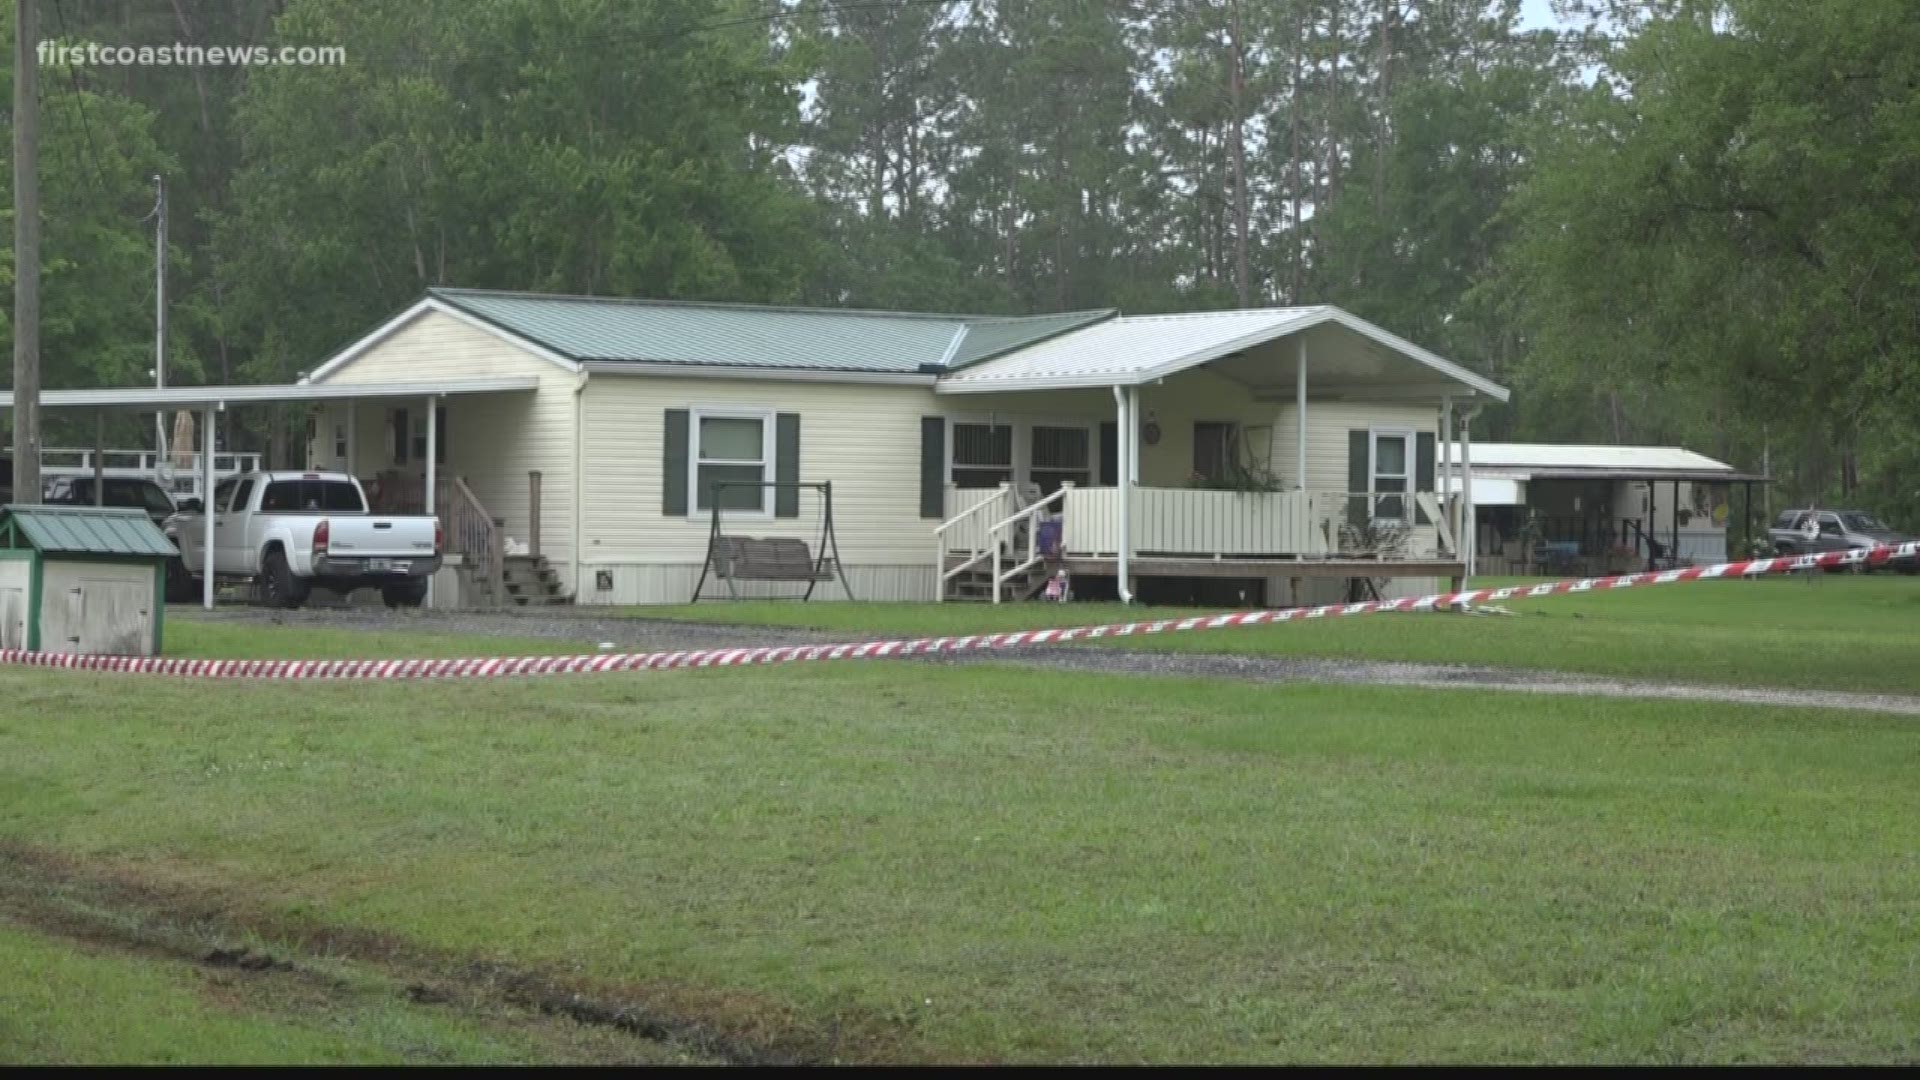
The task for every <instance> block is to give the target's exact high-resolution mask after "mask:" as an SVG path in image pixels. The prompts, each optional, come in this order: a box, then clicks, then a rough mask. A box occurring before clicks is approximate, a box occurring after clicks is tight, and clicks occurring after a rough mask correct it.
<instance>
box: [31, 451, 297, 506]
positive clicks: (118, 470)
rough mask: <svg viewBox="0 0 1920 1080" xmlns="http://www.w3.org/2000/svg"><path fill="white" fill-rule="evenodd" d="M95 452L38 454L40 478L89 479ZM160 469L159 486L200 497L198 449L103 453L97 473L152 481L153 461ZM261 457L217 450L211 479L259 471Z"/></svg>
mask: <svg viewBox="0 0 1920 1080" xmlns="http://www.w3.org/2000/svg"><path fill="white" fill-rule="evenodd" d="M93 455H94V451H92V450H88V449H76V448H72V447H57V446H49V447H46V448H44V449H42V450H41V451H40V472H41V475H43V476H92V475H93V468H94V460H93ZM156 458H157V459H158V464H159V466H160V479H159V483H160V486H161V487H164V488H166V489H167V490H168V491H169V492H170V493H172V494H173V495H174V496H175V497H176V498H185V497H188V496H191V497H193V498H202V497H203V495H202V493H201V491H200V452H199V451H198V450H178V451H172V452H169V453H167V454H164V455H161V454H156V453H155V452H154V451H152V450H105V451H101V454H100V472H101V475H103V476H111V477H115V478H128V477H132V478H137V479H142V480H151V479H153V477H154V465H155V463H156V461H155V459H156ZM260 458H261V455H260V454H258V453H254V452H245V453H242V452H237V451H226V450H219V451H215V452H214V455H213V479H214V482H215V483H218V482H219V481H221V480H225V479H226V478H227V477H229V476H232V475H234V474H235V473H243V472H253V471H256V470H258V469H259V468H260Z"/></svg>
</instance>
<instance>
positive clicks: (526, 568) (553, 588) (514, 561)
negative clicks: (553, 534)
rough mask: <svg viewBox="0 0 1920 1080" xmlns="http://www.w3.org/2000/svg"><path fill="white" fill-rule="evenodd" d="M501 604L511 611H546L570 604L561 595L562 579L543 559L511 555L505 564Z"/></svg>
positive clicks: (538, 556) (537, 556)
mask: <svg viewBox="0 0 1920 1080" xmlns="http://www.w3.org/2000/svg"><path fill="white" fill-rule="evenodd" d="M501 585H502V587H503V595H501V596H500V597H499V598H498V599H499V602H500V603H502V604H504V605H507V606H511V607H545V606H551V605H556V604H565V603H568V602H569V601H568V598H567V597H566V596H563V595H562V594H561V592H560V575H559V573H558V572H556V571H555V570H554V568H553V567H552V566H551V565H549V564H548V563H547V560H546V557H545V556H541V555H508V556H507V557H506V559H505V560H504V572H503V574H502V580H501Z"/></svg>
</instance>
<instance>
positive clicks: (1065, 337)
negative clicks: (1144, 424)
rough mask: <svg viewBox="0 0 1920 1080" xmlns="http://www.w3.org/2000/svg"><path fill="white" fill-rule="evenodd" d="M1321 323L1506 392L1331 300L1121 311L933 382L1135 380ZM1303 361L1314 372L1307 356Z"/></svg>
mask: <svg viewBox="0 0 1920 1080" xmlns="http://www.w3.org/2000/svg"><path fill="white" fill-rule="evenodd" d="M1326 326H1338V327H1341V328H1344V329H1345V330H1346V331H1348V332H1350V333H1351V334H1352V335H1356V336H1358V337H1359V338H1360V339H1363V340H1364V342H1366V343H1368V344H1370V345H1372V346H1375V347H1377V348H1379V349H1384V350H1385V351H1386V352H1388V353H1390V354H1393V355H1397V356H1399V357H1402V358H1404V359H1405V360H1407V361H1411V362H1412V363H1413V364H1414V365H1417V366H1421V367H1425V368H1427V369H1429V370H1430V371H1431V372H1433V373H1435V374H1438V375H1440V376H1442V377H1443V378H1444V379H1445V380H1446V381H1447V382H1449V383H1451V384H1453V385H1457V386H1459V387H1460V391H1459V392H1460V393H1461V394H1462V395H1466V394H1469V393H1480V394H1485V395H1487V396H1489V397H1491V398H1494V399H1496V400H1499V401H1505V400H1507V396H1508V393H1507V389H1506V388H1505V387H1503V386H1500V385H1499V384H1497V383H1495V382H1493V381H1491V380H1489V379H1486V378H1484V377H1482V376H1480V375H1476V374H1474V373H1473V372H1471V371H1468V370H1467V369H1466V368H1463V367H1461V366H1460V365H1458V364H1455V363H1453V362H1452V361H1450V360H1447V359H1445V358H1443V357H1440V356H1438V355H1436V354H1434V353H1432V352H1429V351H1427V350H1426V349H1423V348H1421V347H1419V346H1418V345H1415V344H1413V343H1412V342H1410V341H1407V340H1406V339H1405V338H1402V337H1399V336H1397V335H1395V334H1392V333H1389V332H1388V331H1386V330H1383V329H1381V328H1380V327H1378V326H1375V325H1373V324H1372V323H1370V322H1367V321H1366V320H1364V319H1361V318H1359V317H1357V316H1354V315H1350V314H1348V313H1347V312H1344V311H1341V310H1340V309H1339V308H1335V307H1299V308H1258V309H1251V310H1244V311H1209V312H1195V313H1192V314H1181V315H1128V316H1122V317H1120V318H1114V319H1108V320H1106V321H1105V322H1099V323H1095V324H1093V325H1091V326H1085V327H1081V328H1080V329H1077V330H1071V331H1068V332H1067V333H1065V334H1061V335H1060V336H1058V337H1055V338H1051V339H1049V340H1046V341H1042V342H1039V343H1037V344H1034V345H1029V346H1027V347H1025V348H1022V349H1018V350H1016V351H1014V352H1011V353H1008V354H1006V355H1003V356H998V357H995V358H993V359H989V360H985V361H982V362H980V363H978V364H975V365H972V366H969V367H963V368H960V369H959V370H957V371H953V372H950V373H949V374H946V375H944V376H942V377H941V378H940V380H939V381H938V382H937V383H935V384H934V389H935V391H936V392H939V393H943V394H983V393H997V392H1002V391H1008V390H1063V389H1074V388H1085V387H1102V386H1138V385H1140V384H1143V383H1149V382H1152V381H1154V380H1156V379H1163V378H1166V377H1167V376H1169V375H1173V374H1176V373H1178V372H1181V371H1185V370H1187V369H1189V368H1194V367H1198V366H1200V365H1202V364H1205V363H1208V362H1209V361H1213V360H1219V359H1222V358H1224V357H1229V356H1233V355H1234V354H1236V353H1241V352H1244V351H1246V350H1248V349H1252V348H1255V347H1258V346H1261V345H1265V344H1267V343H1269V342H1272V341H1276V340H1278V339H1280V338H1283V337H1286V336H1288V335H1292V334H1300V333H1304V332H1306V331H1308V330H1313V329H1316V328H1319V327H1326ZM1287 362H1288V364H1289V365H1290V364H1291V362H1292V361H1291V359H1290V358H1289V359H1288V361H1287ZM1289 369H1290V368H1289ZM1308 369H1309V371H1310V372H1312V373H1314V375H1316V376H1318V375H1319V374H1320V371H1318V370H1317V369H1316V367H1315V365H1314V363H1313V360H1312V357H1311V356H1310V357H1309V358H1308ZM1327 374H1338V372H1328V373H1327Z"/></svg>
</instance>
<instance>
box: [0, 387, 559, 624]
mask: <svg viewBox="0 0 1920 1080" xmlns="http://www.w3.org/2000/svg"><path fill="white" fill-rule="evenodd" d="M537 385H538V380H536V379H534V378H531V377H502V378H485V379H438V380H432V381H424V380H423V381H421V382H402V383H276V384H268V385H262V386H169V387H164V388H163V387H152V386H129V387H105V388H100V389H87V390H43V391H41V393H40V407H41V408H43V409H90V410H92V411H94V412H96V413H104V412H111V411H120V412H125V411H132V412H167V411H188V412H196V413H198V414H199V416H200V463H199V464H200V469H201V477H202V482H201V485H200V487H201V491H202V492H204V493H205V498H204V499H203V503H204V502H206V501H209V500H211V498H212V495H213V486H214V485H213V459H214V452H215V451H214V418H215V416H216V415H217V414H219V413H221V412H225V411H226V410H227V409H228V408H229V407H232V406H237V405H278V404H286V403H293V402H321V401H342V400H345V401H354V400H359V399H361V398H373V399H389V400H390V399H396V398H398V399H425V400H426V402H427V410H426V415H427V425H428V426H427V461H426V465H427V470H426V485H427V489H426V506H427V507H428V512H429V513H431V512H432V509H431V508H432V507H433V505H434V490H433V483H434V471H435V469H436V467H437V462H436V461H435V460H434V443H435V439H434V434H435V433H434V430H433V424H434V415H435V413H436V411H437V410H436V409H435V408H434V407H433V406H434V404H435V403H436V402H437V401H439V400H440V399H441V398H445V397H450V396H453V395H457V394H501V393H530V392H532V391H533V390H534V389H535V388H536V387H537ZM0 409H6V410H9V411H11V410H12V409H13V391H11V390H6V391H0ZM96 441H98V440H96ZM100 449H104V447H96V450H100ZM23 450H24V448H22V447H15V448H14V452H15V453H20V452H22V451H23ZM94 463H95V464H94V469H95V475H96V488H95V490H99V488H98V485H97V479H98V476H99V470H100V468H101V455H100V454H98V453H96V454H95V455H94ZM21 494H23V493H19V492H16V493H15V497H16V498H18V497H19V496H20V495H21ZM34 498H35V501H38V498H39V495H38V493H34ZM213 524H214V522H213V509H212V507H210V506H203V512H202V514H201V525H202V527H203V528H204V529H205V530H206V534H205V541H204V550H205V551H208V552H212V551H213V550H214V539H213ZM209 558H211V556H209ZM201 579H202V580H201V598H200V599H201V604H202V605H203V606H204V607H206V608H207V609H208V610H212V609H213V585H214V575H213V574H211V573H206V574H202V575H201Z"/></svg>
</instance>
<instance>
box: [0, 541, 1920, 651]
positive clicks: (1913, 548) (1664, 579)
mask: <svg viewBox="0 0 1920 1080" xmlns="http://www.w3.org/2000/svg"><path fill="white" fill-rule="evenodd" d="M1893 559H1920V541H1909V542H1907V543H1904V544H1896V545H1891V546H1888V545H1882V546H1879V547H1873V548H1855V549H1852V550H1850V551H1829V552H1823V553H1821V554H1818V555H1799V556H1793V557H1782V558H1773V559H1749V560H1746V561H1744V562H1730V563H1719V564H1716V565H1714V566H1699V567H1688V568H1686V569H1683V570H1662V571H1658V572H1655V573H1641V574H1621V575H1619V576H1617V577H1604V578H1583V579H1578V580H1569V581H1549V582H1543V583H1541V584H1539V585H1511V586H1507V587H1505V588H1499V589H1468V590H1466V591H1465V592H1457V593H1434V594H1432V595H1430V596H1422V597H1418V598H1408V599H1404V600H1368V601H1366V602H1364V603H1358V604H1327V605H1323V606H1321V607H1300V608H1280V609H1275V610H1268V611H1239V612H1232V613H1230V614H1226V615H1196V616H1193V617H1192V618H1186V619H1156V620H1152V621H1147V622H1130V623H1109V624H1106V625H1104V626H1074V627H1062V628H1056V629H1051V630H1015V631H1009V632H1007V633H1001V634H968V635H965V636H962V637H934V638H911V639H906V640H900V641H865V642H851V643H847V644H842V645H779V646H761V647H759V648H752V649H693V650H687V651H680V652H653V653H597V654H592V655H586V656H524V657H511V658H509V657H498V656H494V657H469V658H466V659H457V660H431V659H414V660H181V659H167V658H165V657H157V656H93V655H77V654H72V653H46V652H27V651H25V650H23V649H0V664H23V665H27V666H30V667H49V668H70V669H75V670H81V671H117V672H128V673H136V674H151V675H179V676H184V677H187V678H197V679H469V678H500V677H505V676H513V675H577V674H591V673H597V672H605V671H659V670H664V669H668V668H704V667H738V666H741V665H746V664H786V663H795V662H800V661H809V660H878V659H883V658H893V657H902V656H924V655H927V654H929V653H946V652H969V651H974V650H983V649H1008V648H1014V647H1017V646H1021V645H1051V644H1057V643H1060V642H1069V641H1080V640H1084V639H1088V638H1105V637H1129V636H1132V635H1135V634H1163V633H1168V632H1172V631H1183V630H1218V629H1221V628H1224V627H1230V626H1262V625H1266V624H1269V623H1284V622H1295V621H1299V620H1304V619H1326V618H1333V617H1336V616H1341V615H1372V614H1376V613H1378V612H1386V611H1431V610H1434V609H1446V608H1450V607H1454V606H1456V605H1460V604H1476V603H1481V602H1484V601H1488V600H1510V599H1513V598H1515V597H1536V596H1553V595H1556V594H1559V593H1575V592H1592V591H1595V590H1604V589H1625V588H1632V587H1638V586H1644V585H1673V584H1677V583H1679V582H1683V581H1702V580H1706V579H1709V578H1729V577H1754V576H1758V575H1762V574H1777V573H1786V572H1790V571H1795V570H1814V569H1824V568H1827V567H1835V566H1852V565H1860V564H1864V565H1867V566H1880V565H1883V564H1885V563H1886V562H1888V561H1890V560H1893Z"/></svg>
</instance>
